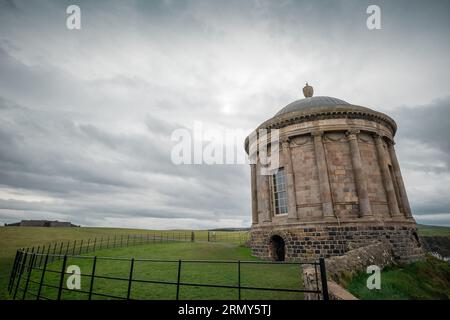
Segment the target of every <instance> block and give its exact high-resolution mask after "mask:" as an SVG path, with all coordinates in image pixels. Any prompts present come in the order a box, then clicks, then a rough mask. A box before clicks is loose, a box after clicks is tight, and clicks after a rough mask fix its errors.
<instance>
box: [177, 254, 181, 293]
mask: <svg viewBox="0 0 450 320" xmlns="http://www.w3.org/2000/svg"><path fill="white" fill-rule="evenodd" d="M180 278H181V260H178V275H177V298H176V300H179V298H180Z"/></svg>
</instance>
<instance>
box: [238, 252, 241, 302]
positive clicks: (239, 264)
mask: <svg viewBox="0 0 450 320" xmlns="http://www.w3.org/2000/svg"><path fill="white" fill-rule="evenodd" d="M238 291H239V296H238V300H241V260H238Z"/></svg>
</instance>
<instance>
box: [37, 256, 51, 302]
mask: <svg viewBox="0 0 450 320" xmlns="http://www.w3.org/2000/svg"><path fill="white" fill-rule="evenodd" d="M47 262H48V254H47V255H46V256H45V260H44V268H43V269H42V274H41V281H40V282H39V289H38V293H37V295H36V300H39V298H40V297H41V290H42V284H43V283H44V277H45V272H46V271H47Z"/></svg>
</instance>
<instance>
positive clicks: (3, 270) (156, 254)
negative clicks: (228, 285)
mask: <svg viewBox="0 0 450 320" xmlns="http://www.w3.org/2000/svg"><path fill="white" fill-rule="evenodd" d="M418 229H419V234H420V235H424V236H450V228H448V227H433V226H424V225H418ZM157 232H158V233H160V232H161V231H157ZM180 232H183V231H180ZM184 232H187V233H189V232H190V231H184ZM154 233H155V231H152V230H139V229H121V228H117V229H115V228H86V227H82V228H38V227H0V299H4V298H6V297H7V296H6V286H7V283H8V279H9V274H10V272H11V267H12V262H13V259H14V254H15V252H16V250H17V249H18V248H20V247H29V246H38V245H40V246H42V245H48V244H50V243H54V242H59V241H69V240H70V241H73V240H81V239H88V238H91V239H92V238H94V237H108V236H110V237H113V236H114V235H117V236H120V235H130V234H142V235H145V234H154ZM162 233H163V234H172V233H173V232H172V231H162ZM215 234H216V236H217V237H218V238H220V237H222V241H224V240H225V241H227V239H226V238H225V237H226V235H230V234H232V233H230V232H220V231H217V232H216V233H215ZM195 235H196V240H203V241H206V240H207V232H206V231H195ZM235 239H236V237H232V238H231V237H230V239H228V242H229V246H228V247H227V246H225V247H224V248H222V249H220V250H219V248H220V246H221V245H219V247H216V246H212V247H211V248H215V250H218V251H217V252H218V255H217V256H216V257H214V255H211V251H210V250H207V249H206V248H202V247H198V248H197V249H196V250H194V251H192V252H191V255H188V256H183V255H182V253H183V252H184V251H183V250H179V248H178V249H177V245H189V244H177V245H175V244H171V245H174V246H172V247H171V250H169V251H165V250H164V249H163V248H164V246H165V245H162V246H155V247H154V250H155V251H153V249H152V250H150V249H149V250H144V251H145V252H141V251H139V250H140V248H143V247H144V246H139V247H136V250H137V251H134V249H133V250H132V251H130V248H122V249H114V250H110V254H109V255H111V256H116V254H117V255H123V256H126V257H131V256H135V257H136V258H145V257H147V258H162V257H165V258H167V259H173V260H177V259H180V258H183V259H216V258H217V257H220V258H219V259H233V260H237V259H241V258H242V259H243V260H250V259H254V258H252V257H250V252H249V250H248V249H245V248H242V247H239V246H238V245H237V242H236V241H235ZM192 245H193V246H196V245H199V246H201V245H202V244H201V243H195V244H192ZM206 245H207V246H208V245H211V243H210V244H206ZM224 245H226V244H224ZM146 247H149V246H146ZM157 248H160V249H157ZM138 249H139V250H138ZM172 249H173V250H172ZM223 250H225V251H227V253H226V252H224V251H223ZM186 252H187V253H188V252H190V251H186ZM141 253H143V254H144V253H145V254H146V255H143V256H141V255H140V254H141ZM187 253H186V254H187ZM203 253H204V254H203ZM97 254H98V255H100V254H101V255H103V254H105V252H104V251H97ZM243 254H244V256H243ZM227 257H228V258H227ZM55 267H56V266H55ZM87 268H89V266H87ZM243 271H245V270H243ZM399 272H402V271H399ZM233 274H234V273H233ZM186 276H189V274H188V273H186ZM231 277H232V275H231V273H230V276H229V279H230V281H231ZM262 278H264V277H262ZM244 280H245V278H244ZM250 280H251V277H248V281H250ZM99 285H100V284H99ZM183 290H188V291H189V290H190V289H189V288H183ZM182 293H183V292H182ZM167 294H168V293H167ZM230 294H231V293H230ZM168 295H169V294H168Z"/></svg>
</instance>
